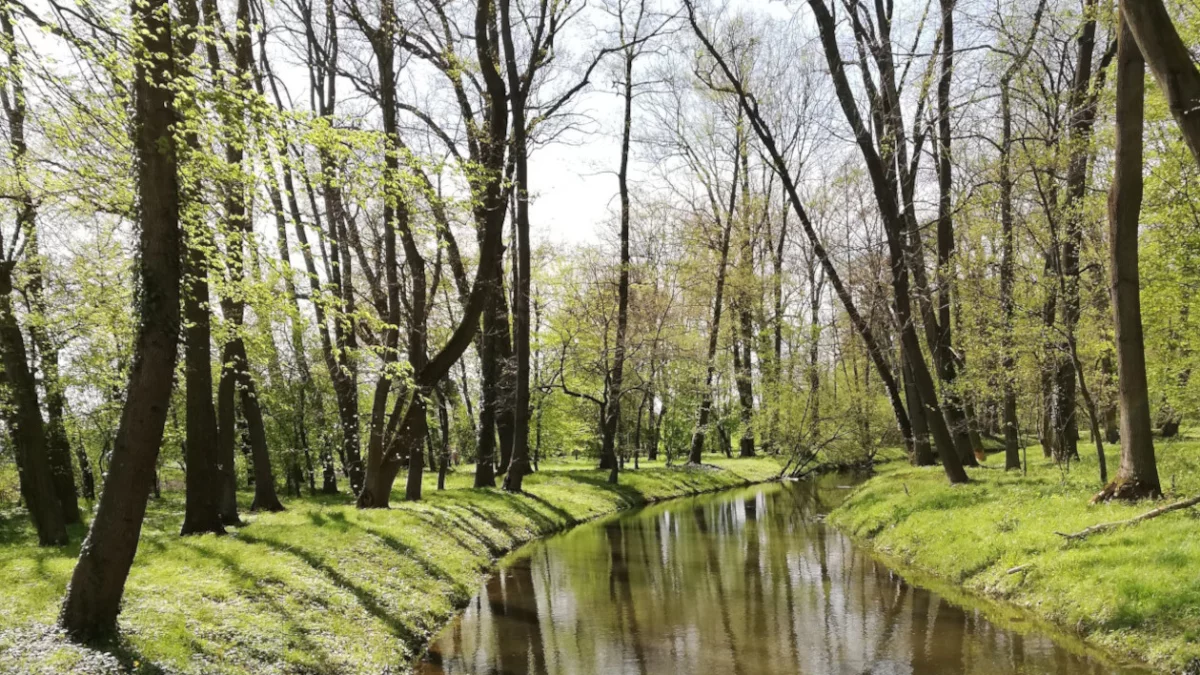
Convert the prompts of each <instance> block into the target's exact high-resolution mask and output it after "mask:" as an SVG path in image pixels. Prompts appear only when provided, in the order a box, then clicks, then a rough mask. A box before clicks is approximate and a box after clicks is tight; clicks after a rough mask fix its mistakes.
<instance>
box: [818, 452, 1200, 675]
mask: <svg viewBox="0 0 1200 675" xmlns="http://www.w3.org/2000/svg"><path fill="white" fill-rule="evenodd" d="M1087 449H1088V448H1087V446H1085V445H1084V443H1082V442H1081V443H1080V451H1081V452H1085V451H1086V450H1087ZM1157 451H1158V456H1159V470H1160V473H1161V476H1162V480H1163V483H1164V486H1165V487H1166V489H1167V491H1168V493H1169V494H1168V498H1167V501H1168V502H1170V501H1174V500H1176V499H1181V498H1185V497H1191V496H1194V495H1197V494H1200V442H1195V441H1177V442H1172V443H1160V444H1159V446H1158V447H1157ZM1028 453H1029V467H1028V475H1022V474H1020V473H1017V472H1007V473H1006V472H1005V471H1003V462H1004V458H1003V457H1002V456H1000V455H993V456H991V457H990V458H989V461H988V464H989V465H990V466H988V467H987V468H982V469H977V470H974V471H972V472H971V479H972V482H971V483H970V484H968V485H963V486H951V485H949V484H948V483H947V482H946V479H945V475H944V474H943V473H942V470H941V469H940V468H939V467H932V468H916V467H912V466H909V465H907V464H906V463H905V462H890V463H886V464H882V465H880V466H879V467H878V475H876V476H875V477H873V478H872V479H870V480H869V481H867V482H866V483H864V484H863V485H862V486H860V487H859V488H858V489H857V490H855V492H854V493H852V494H851V496H850V497H849V498H848V499H847V500H846V502H844V503H843V504H842V505H841V506H840V507H839V508H838V509H836V510H835V511H834V512H833V513H831V514H830V516H829V522H831V523H832V524H834V525H835V526H837V527H839V528H841V529H842V530H844V531H845V532H847V533H849V534H850V535H852V536H853V537H855V538H856V539H858V540H860V541H862V542H863V543H864V544H866V545H867V546H869V547H872V548H873V549H875V550H877V551H879V552H880V553H882V554H883V555H884V556H885V557H887V558H892V559H895V560H898V561H900V563H901V564H902V565H906V566H911V567H912V568H914V569H916V570H917V571H919V572H922V573H926V574H930V575H933V576H935V577H938V578H940V579H942V580H945V581H947V582H949V583H952V584H955V585H958V586H961V587H962V588H964V589H965V590H967V591H969V592H972V593H978V594H982V595H985V596H988V597H990V598H994V599H999V600H1003V601H1006V602H1010V603H1013V604H1015V605H1018V606H1020V607H1023V608H1025V609H1027V610H1029V611H1030V612H1032V613H1033V614H1034V615H1035V616H1036V617H1038V618H1039V619H1044V620H1046V621H1047V622H1049V623H1051V624H1053V625H1055V626H1057V627H1059V628H1060V629H1062V630H1064V631H1066V632H1069V633H1071V634H1074V635H1078V636H1080V637H1082V638H1084V639H1085V640H1086V641H1087V642H1089V643H1091V644H1095V645H1097V646H1099V647H1102V648H1104V649H1106V650H1109V651H1112V652H1115V653H1119V654H1122V655H1127V656H1131V657H1134V658H1137V659H1139V660H1142V661H1145V662H1147V663H1150V664H1152V665H1154V666H1155V667H1158V668H1162V669H1163V670H1166V671H1170V672H1186V673H1189V674H1191V673H1200V511H1197V510H1195V509H1192V510H1184V511H1179V512H1176V513H1171V514H1168V515H1165V516H1162V517H1160V518H1156V519H1153V520H1149V521H1144V522H1142V523H1139V524H1137V525H1134V526H1131V527H1126V528H1122V529H1119V530H1116V531H1112V532H1108V533H1104V534H1097V535H1094V536H1091V537H1088V538H1086V539H1083V540H1079V541H1068V540H1067V539H1066V538H1064V537H1062V536H1060V535H1058V534H1056V532H1064V533H1074V532H1079V531H1081V530H1083V529H1084V528H1086V527H1089V526H1091V525H1096V524H1098V523H1104V522H1110V521H1119V520H1125V519H1128V518H1132V517H1134V516H1136V515H1139V514H1141V513H1144V512H1146V511H1148V510H1150V509H1151V508H1154V506H1155V505H1154V504H1149V503H1141V504H1135V505H1125V504H1101V505H1094V506H1093V505H1089V503H1088V500H1089V499H1090V498H1091V497H1092V495H1094V494H1095V493H1096V492H1097V491H1098V490H1099V488H1100V484H1099V478H1098V471H1097V468H1096V459H1095V457H1085V458H1084V459H1083V461H1082V462H1080V463H1077V464H1074V465H1073V466H1072V467H1071V469H1070V471H1069V472H1064V471H1062V470H1061V469H1060V468H1059V467H1058V466H1056V465H1055V464H1054V463H1052V462H1051V461H1049V460H1046V459H1044V458H1043V457H1042V452H1041V448H1040V447H1037V446H1033V447H1030V448H1029V449H1028ZM1117 462H1118V458H1117V453H1116V449H1115V448H1113V449H1110V451H1109V453H1108V465H1109V467H1110V471H1115V467H1116V466H1117ZM1159 505H1161V504H1159Z"/></svg>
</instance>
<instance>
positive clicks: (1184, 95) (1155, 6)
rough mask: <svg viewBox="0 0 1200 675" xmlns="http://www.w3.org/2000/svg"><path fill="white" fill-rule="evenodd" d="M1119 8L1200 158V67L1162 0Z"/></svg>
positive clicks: (1141, 0) (1198, 158)
mask: <svg viewBox="0 0 1200 675" xmlns="http://www.w3.org/2000/svg"><path fill="white" fill-rule="evenodd" d="M1121 8H1122V14H1123V15H1124V16H1125V20H1126V21H1127V22H1128V23H1129V30H1130V32H1131V33H1132V34H1133V37H1134V39H1135V40H1137V44H1138V48H1139V50H1140V53H1141V54H1142V55H1143V56H1144V57H1145V63H1147V64H1149V66H1150V72H1151V73H1153V74H1154V79H1155V80H1157V81H1158V86H1159V88H1160V89H1162V91H1163V94H1164V95H1165V96H1166V98H1167V104H1168V105H1169V106H1170V108H1171V114H1172V115H1173V116H1174V117H1175V121H1176V122H1177V123H1178V124H1179V128H1180V130H1181V131H1183V138H1184V140H1185V141H1187V144H1188V147H1189V148H1190V149H1191V151H1192V157H1194V158H1195V159H1196V161H1197V162H1200V70H1197V68H1196V64H1195V63H1194V62H1193V61H1192V55H1191V52H1189V51H1188V48H1187V46H1186V45H1185V44H1184V43H1183V40H1182V39H1180V37H1179V32H1178V31H1176V30H1175V24H1174V22H1173V21H1171V15H1170V14H1169V13H1168V12H1167V8H1166V6H1165V5H1164V4H1163V2H1162V0H1139V1H1138V2H1122V3H1121ZM1122 447H1124V443H1122Z"/></svg>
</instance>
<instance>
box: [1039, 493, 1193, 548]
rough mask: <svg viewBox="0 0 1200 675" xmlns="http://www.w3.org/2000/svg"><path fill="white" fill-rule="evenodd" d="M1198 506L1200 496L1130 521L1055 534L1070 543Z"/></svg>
mask: <svg viewBox="0 0 1200 675" xmlns="http://www.w3.org/2000/svg"><path fill="white" fill-rule="evenodd" d="M1197 504H1200V496H1197V497H1192V498H1191V499H1184V500H1183V501H1178V502H1175V503H1174V504H1167V505H1166V506H1160V507H1158V508H1157V509H1152V510H1150V511H1147V512H1145V513H1143V514H1142V515H1140V516H1135V517H1133V518H1130V519H1128V520H1118V521H1114V522H1111V523H1100V524H1098V525H1092V526H1091V527H1088V528H1084V529H1082V530H1080V531H1079V532H1074V533H1067V532H1055V533H1054V534H1057V535H1058V536H1060V537H1063V538H1065V539H1067V540H1069V541H1076V540H1079V539H1086V538H1088V537H1090V536H1091V535H1093V534H1099V533H1101V532H1108V531H1109V530H1115V529H1117V528H1120V527H1125V526H1126V525H1135V524H1137V523H1140V522H1142V521H1145V520H1150V519H1151V518H1157V517H1159V516H1161V515H1164V514H1167V513H1170V512H1172V511H1178V510H1180V509H1186V508H1188V507H1191V506H1196V505H1197Z"/></svg>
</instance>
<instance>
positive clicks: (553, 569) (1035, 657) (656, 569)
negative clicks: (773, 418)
mask: <svg viewBox="0 0 1200 675" xmlns="http://www.w3.org/2000/svg"><path fill="white" fill-rule="evenodd" d="M849 482H850V480H849V479H847V478H845V477H838V476H827V477H825V478H823V479H822V480H821V481H819V482H816V483H814V482H794V483H776V484H769V485H762V486H755V487H751V488H745V489H740V490H735V491H730V492H724V493H719V494H714V495H707V496H701V497H695V498H688V499H679V500H674V501H670V502H665V503H662V504H658V505H654V506H650V507H646V508H643V509H640V510H637V511H632V512H627V513H624V514H620V515H617V516H614V517H611V518H608V519H605V520H601V521H597V522H595V523H591V524H588V525H583V526H581V527H578V528H576V529H574V530H571V531H569V532H567V533H565V534H562V535H559V536H555V537H552V538H549V539H547V540H544V541H541V542H536V543H534V544H531V545H529V546H527V547H525V548H523V549H521V550H519V551H518V552H516V553H514V554H513V555H512V556H510V557H509V558H508V559H507V560H506V561H505V563H504V565H503V567H502V569H501V570H500V571H499V572H497V573H496V574H495V575H493V576H492V577H491V578H490V579H488V580H487V582H486V583H485V584H484V586H483V587H482V588H481V589H480V591H479V594H478V595H477V596H476V597H475V598H474V599H473V600H472V601H471V604H470V605H469V606H468V608H467V609H466V610H465V611H464V612H463V614H462V615H461V616H460V617H459V618H457V619H455V620H454V622H453V623H451V624H450V625H449V626H448V627H447V628H446V629H445V630H444V631H443V632H442V634H441V635H440V636H439V637H438V639H437V640H436V641H435V642H434V643H433V644H432V646H431V647H430V650H429V653H428V654H427V655H426V657H425V659H424V661H422V662H421V663H419V664H418V665H417V672H418V673H420V674H422V675H434V674H453V675H457V674H459V673H464V674H465V673H470V674H475V675H493V674H494V675H500V674H504V675H520V674H525V673H530V674H541V673H546V674H550V673H555V674H557V673H572V674H580V675H584V674H593V673H594V674H600V673H603V674H605V675H608V674H617V673H634V674H639V675H640V674H651V675H660V674H666V673H678V674H680V675H700V674H702V673H714V674H715V673H721V674H732V675H740V674H743V673H745V674H746V675H756V674H770V673H789V674H793V673H812V674H826V673H838V674H841V673H846V674H850V673H873V674H879V675H893V674H895V675H899V674H907V673H913V674H923V673H947V674H949V673H955V674H957V673H967V674H972V675H985V674H986V675H991V674H999V673H1056V674H1059V675H1076V674H1083V673H1089V674H1091V673H1096V674H1098V673H1135V672H1146V671H1142V670H1140V669H1135V668H1133V667H1130V666H1119V665H1117V664H1114V663H1109V662H1105V661H1101V660H1098V659H1097V658H1096V657H1093V656H1087V655H1084V654H1083V653H1082V651H1083V650H1081V649H1079V648H1078V645H1063V644H1060V643H1058V642H1056V641H1055V640H1052V639H1051V638H1049V637H1047V636H1045V635H1042V634H1039V633H1037V632H1036V631H1035V632H1016V631H1013V630H1009V629H1006V628H1001V627H999V626H997V625H995V624H993V623H991V622H990V621H988V619H986V618H985V617H984V616H983V614H982V612H981V611H980V610H979V609H973V608H969V607H967V608H964V607H960V606H958V605H955V604H952V603H950V602H948V601H947V600H945V599H943V598H941V597H939V596H938V595H937V594H936V593H933V592H930V591H927V590H924V589H921V588H917V587H915V586H912V585H910V584H909V583H907V582H905V581H904V579H902V578H901V577H900V576H899V575H898V574H896V573H895V572H893V571H891V570H890V569H888V568H887V567H886V566H885V565H883V564H881V563H880V562H878V561H877V560H875V559H874V558H873V557H872V556H871V555H870V554H869V553H868V552H867V551H865V550H863V549H861V548H860V547H859V546H856V545H855V544H854V543H853V542H852V541H851V540H850V539H849V538H847V537H846V536H844V535H842V534H840V533H839V532H838V531H837V530H835V529H833V528H832V527H826V526H825V525H824V523H822V522H821V519H820V515H821V514H823V513H826V512H828V511H829V510H830V509H831V508H832V507H833V505H835V504H836V503H837V502H838V501H839V500H841V499H843V498H844V497H845V495H846V493H847V490H846V489H845V485H846V484H847V483H849Z"/></svg>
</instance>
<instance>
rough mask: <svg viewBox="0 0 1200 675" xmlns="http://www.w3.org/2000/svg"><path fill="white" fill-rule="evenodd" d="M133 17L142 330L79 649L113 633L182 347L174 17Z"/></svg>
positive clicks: (87, 552) (87, 584)
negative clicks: (179, 343) (180, 340)
mask: <svg viewBox="0 0 1200 675" xmlns="http://www.w3.org/2000/svg"><path fill="white" fill-rule="evenodd" d="M131 14H132V17H133V21H134V26H135V30H134V31H132V32H131V33H130V35H131V36H134V37H133V38H132V39H133V40H134V41H135V44H134V82H133V86H132V90H133V129H134V149H135V152H136V158H137V173H136V177H137V179H136V186H137V197H138V205H139V225H140V227H138V229H137V231H138V249H139V251H138V253H139V255H138V256H137V261H138V284H137V287H138V289H139V290H140V292H141V302H140V303H139V305H138V307H140V309H141V324H140V326H139V327H138V334H137V341H136V343H135V345H136V346H135V351H134V361H133V367H132V368H131V369H130V374H129V384H128V388H127V394H126V397H125V405H124V407H123V409H122V411H121V422H120V425H119V426H118V428H117V437H116V442H115V444H114V447H113V455H112V464H111V465H110V467H109V471H108V477H107V478H106V480H105V484H104V492H103V494H102V495H101V497H100V504H99V506H98V507H97V509H96V515H95V517H94V518H93V519H92V524H91V528H90V529H89V530H88V535H87V538H86V539H85V540H84V542H83V546H82V547H81V548H80V554H79V561H78V562H77V563H76V565H75V571H74V572H73V573H72V575H71V581H70V584H69V585H68V586H67V594H66V599H65V600H64V602H63V607H62V612H61V614H60V615H59V624H60V625H61V626H62V628H63V629H64V630H66V632H67V634H68V635H70V636H71V637H72V638H74V639H76V640H89V639H92V638H96V637H99V636H102V635H111V634H112V633H114V632H115V631H116V628H117V613H118V612H119V611H120V607H121V597H122V595H123V594H124V591H125V580H126V578H127V577H128V575H129V568H130V566H131V565H132V564H133V557H134V554H135V553H136V552H137V545H138V538H139V536H140V534H141V529H142V520H143V519H144V517H145V515H146V499H147V497H148V496H149V493H150V490H151V488H153V487H154V480H155V462H156V460H157V458H158V450H159V445H160V444H161V443H162V437H163V429H164V426H165V425H166V420H167V408H168V406H169V405H170V400H171V388H172V382H173V378H174V371H175V362H176V356H177V347H178V340H179V328H180V326H179V323H180V321H179V276H180V275H179V268H180V245H179V181H178V176H177V173H176V159H175V157H176V156H175V138H174V129H173V127H174V125H175V122H176V119H177V118H176V114H175V96H174V73H175V64H174V58H173V54H174V45H172V37H171V32H172V31H171V23H170V16H171V15H170V12H169V11H168V5H167V0H136V1H135V2H133V3H132V6H131ZM152 55H153V56H152ZM152 58H153V67H150V63H151V59H152Z"/></svg>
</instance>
